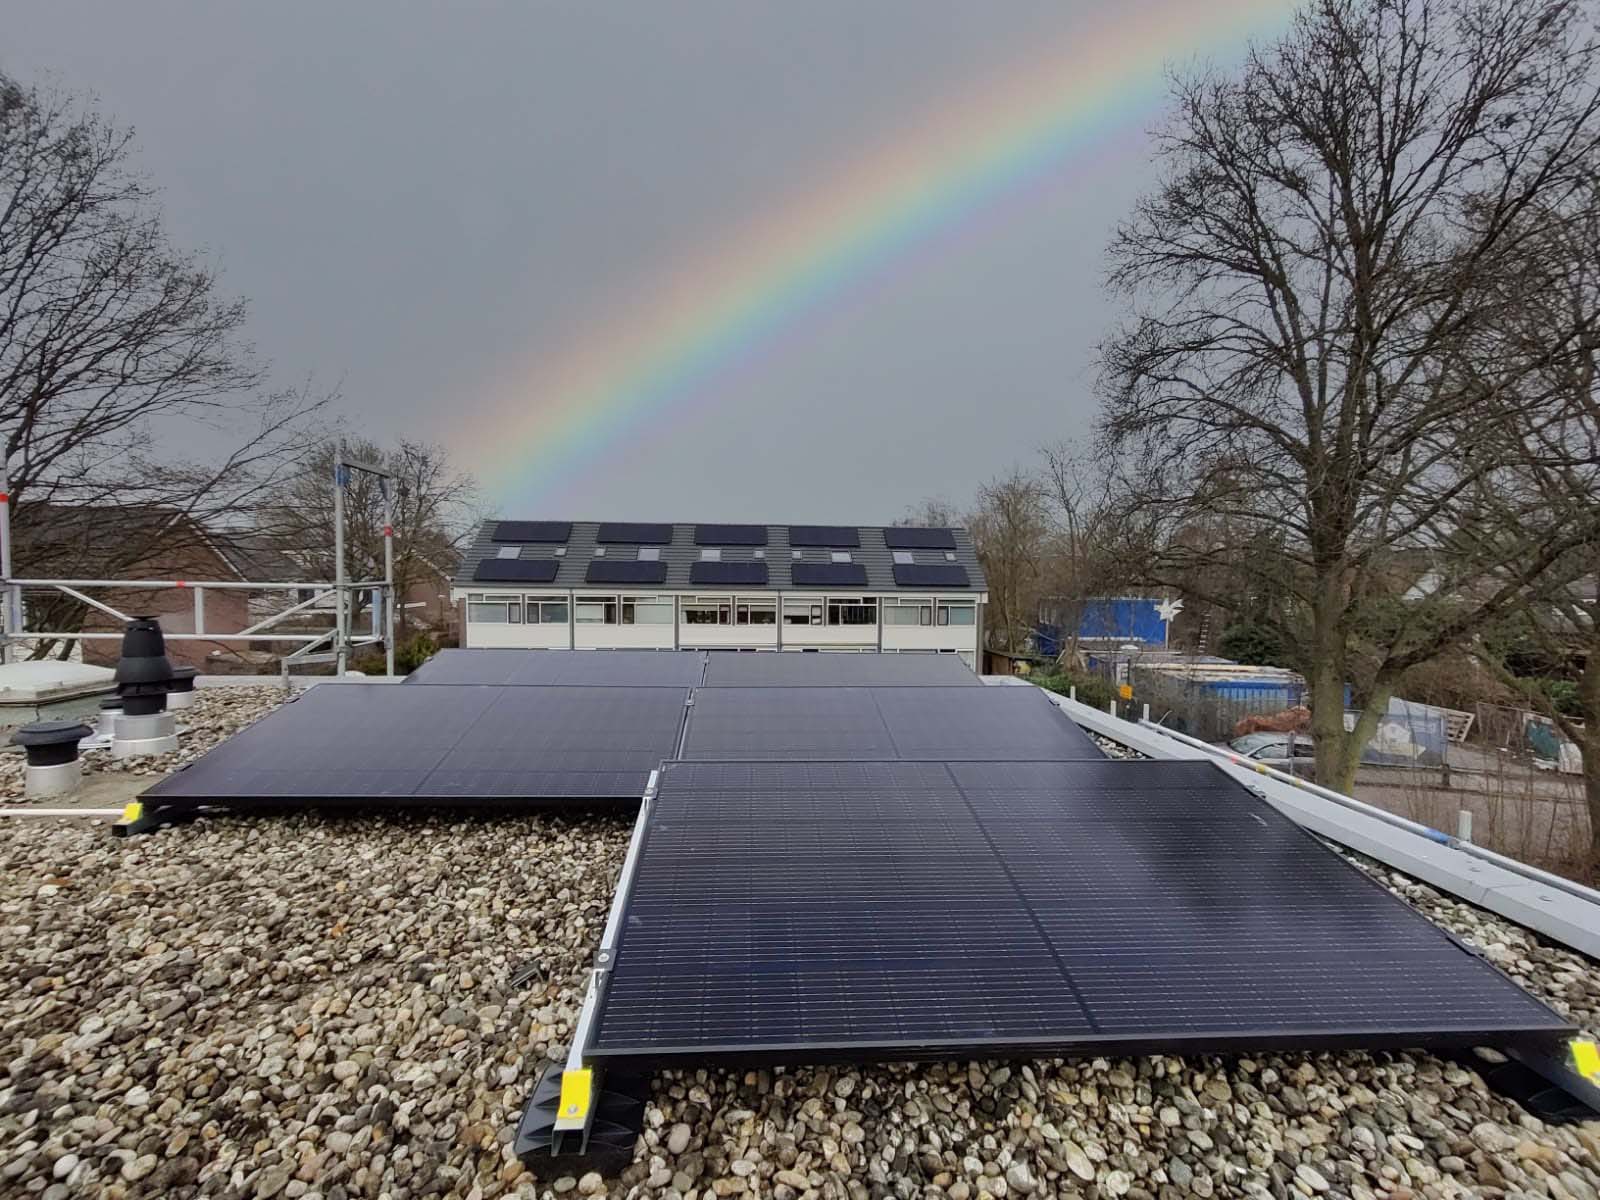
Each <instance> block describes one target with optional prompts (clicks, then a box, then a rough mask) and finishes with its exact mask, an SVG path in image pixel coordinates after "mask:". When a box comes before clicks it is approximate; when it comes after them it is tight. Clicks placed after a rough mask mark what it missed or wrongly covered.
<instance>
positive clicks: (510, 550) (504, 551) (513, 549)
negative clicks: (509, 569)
mask: <svg viewBox="0 0 1600 1200" xmlns="http://www.w3.org/2000/svg"><path fill="white" fill-rule="evenodd" d="M495 557H496V558H521V557H522V547H521V546H501V547H500V549H499V550H498V551H496V552H495Z"/></svg>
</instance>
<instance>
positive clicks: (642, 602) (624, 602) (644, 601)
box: [617, 595, 677, 625]
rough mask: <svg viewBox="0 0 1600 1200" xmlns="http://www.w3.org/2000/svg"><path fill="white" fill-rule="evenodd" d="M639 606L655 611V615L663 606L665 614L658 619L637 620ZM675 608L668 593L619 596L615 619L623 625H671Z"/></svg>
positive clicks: (674, 616)
mask: <svg viewBox="0 0 1600 1200" xmlns="http://www.w3.org/2000/svg"><path fill="white" fill-rule="evenodd" d="M641 607H644V608H647V609H650V610H652V611H657V615H660V614H659V610H660V609H662V608H665V609H666V614H665V616H662V618H661V620H659V621H641V620H639V609H640V608H641ZM675 608H676V606H675V605H674V603H673V598H672V597H671V596H670V595H665V596H663V595H637V596H621V597H619V598H618V602H617V620H618V622H619V623H621V624H623V625H671V624H672V622H673V621H674V620H676V619H677V618H676V613H675V611H674V610H675Z"/></svg>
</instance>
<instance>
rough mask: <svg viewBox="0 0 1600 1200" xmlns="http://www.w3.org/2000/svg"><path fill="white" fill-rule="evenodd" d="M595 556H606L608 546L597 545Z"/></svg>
mask: <svg viewBox="0 0 1600 1200" xmlns="http://www.w3.org/2000/svg"><path fill="white" fill-rule="evenodd" d="M594 556H595V557H596V558H604V557H605V556H606V548H605V547H604V546H596V547H595V548H594Z"/></svg>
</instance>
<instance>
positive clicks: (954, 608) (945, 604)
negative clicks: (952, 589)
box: [935, 599, 978, 629]
mask: <svg viewBox="0 0 1600 1200" xmlns="http://www.w3.org/2000/svg"><path fill="white" fill-rule="evenodd" d="M952 612H964V613H967V614H969V616H970V617H971V620H968V621H952V620H951V619H950V614H951V613H952ZM935 619H936V620H937V621H938V622H939V625H940V626H941V627H945V626H952V625H953V626H955V627H956V628H957V629H965V628H968V627H971V626H974V625H976V624H977V623H978V602H977V601H976V600H945V599H940V601H939V612H938V616H937V617H936V618H935Z"/></svg>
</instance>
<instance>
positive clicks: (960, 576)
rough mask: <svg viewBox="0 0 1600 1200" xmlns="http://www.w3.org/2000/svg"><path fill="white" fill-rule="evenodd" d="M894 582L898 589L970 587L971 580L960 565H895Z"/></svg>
mask: <svg viewBox="0 0 1600 1200" xmlns="http://www.w3.org/2000/svg"><path fill="white" fill-rule="evenodd" d="M894 581H895V583H896V584H898V585H899V586H900V587H918V588H926V587H932V588H957V587H961V588H964V587H971V586H972V579H971V577H970V576H968V574H967V569H966V568H965V567H964V566H962V565H961V564H960V563H895V564H894Z"/></svg>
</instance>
